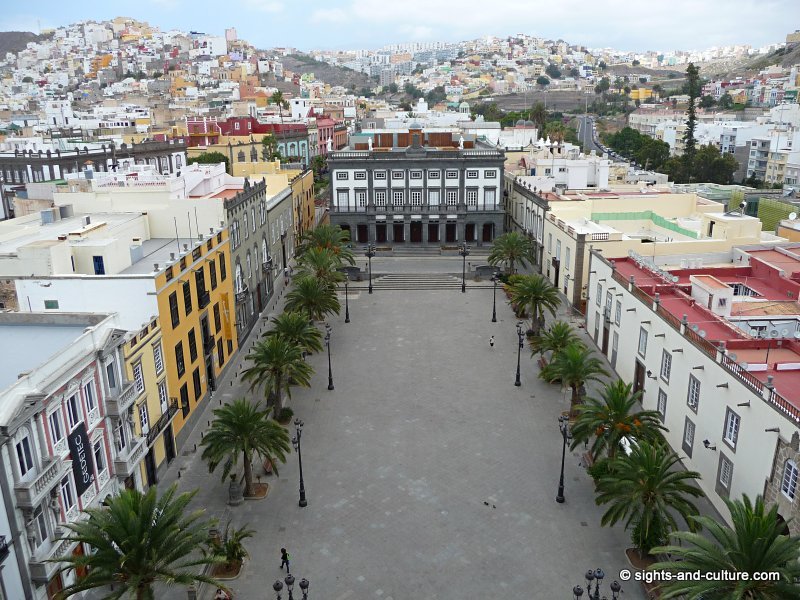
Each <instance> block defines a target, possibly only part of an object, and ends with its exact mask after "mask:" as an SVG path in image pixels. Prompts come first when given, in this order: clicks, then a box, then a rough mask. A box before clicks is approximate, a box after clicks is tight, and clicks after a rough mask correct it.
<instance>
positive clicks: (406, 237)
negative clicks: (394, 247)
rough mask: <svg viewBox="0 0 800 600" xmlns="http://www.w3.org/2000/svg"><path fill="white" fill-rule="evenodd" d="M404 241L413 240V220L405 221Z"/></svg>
mask: <svg viewBox="0 0 800 600" xmlns="http://www.w3.org/2000/svg"><path fill="white" fill-rule="evenodd" d="M403 241H404V242H405V243H406V244H408V243H410V242H411V221H409V220H408V219H406V220H405V221H403Z"/></svg>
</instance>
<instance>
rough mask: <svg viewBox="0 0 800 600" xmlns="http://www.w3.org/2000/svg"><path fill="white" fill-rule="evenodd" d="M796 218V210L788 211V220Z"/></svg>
mask: <svg viewBox="0 0 800 600" xmlns="http://www.w3.org/2000/svg"><path fill="white" fill-rule="evenodd" d="M796 218H797V213H796V212H793V213H789V220H790V221H794V220H795V219H796Z"/></svg>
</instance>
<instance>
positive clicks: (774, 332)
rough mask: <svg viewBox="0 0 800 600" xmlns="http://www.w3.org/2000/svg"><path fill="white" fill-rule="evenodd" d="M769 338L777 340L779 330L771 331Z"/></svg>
mask: <svg viewBox="0 0 800 600" xmlns="http://www.w3.org/2000/svg"><path fill="white" fill-rule="evenodd" d="M769 337H771V338H776V337H778V330H777V329H773V330H771V331H770V332H769Z"/></svg>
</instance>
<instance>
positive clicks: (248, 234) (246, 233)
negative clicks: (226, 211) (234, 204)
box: [242, 211, 250, 239]
mask: <svg viewBox="0 0 800 600" xmlns="http://www.w3.org/2000/svg"><path fill="white" fill-rule="evenodd" d="M242 225H243V226H244V239H247V238H248V237H249V236H250V230H249V229H247V211H244V212H243V213H242Z"/></svg>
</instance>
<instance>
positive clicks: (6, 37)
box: [0, 31, 40, 55]
mask: <svg viewBox="0 0 800 600" xmlns="http://www.w3.org/2000/svg"><path fill="white" fill-rule="evenodd" d="M38 39H40V38H39V36H38V35H36V34H35V33H31V32H30V31H0V54H3V55H4V54H5V53H6V52H19V51H20V50H24V49H25V46H26V45H27V44H28V42H35V41H37V40H38Z"/></svg>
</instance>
